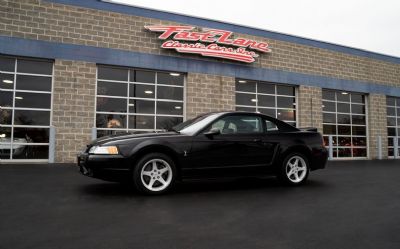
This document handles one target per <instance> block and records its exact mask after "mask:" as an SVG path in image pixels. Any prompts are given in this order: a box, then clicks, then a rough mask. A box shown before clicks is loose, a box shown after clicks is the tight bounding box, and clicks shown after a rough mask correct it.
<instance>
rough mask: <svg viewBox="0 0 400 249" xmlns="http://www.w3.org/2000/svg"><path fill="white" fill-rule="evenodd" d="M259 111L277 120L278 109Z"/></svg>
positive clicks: (262, 109) (259, 109) (260, 109)
mask: <svg viewBox="0 0 400 249" xmlns="http://www.w3.org/2000/svg"><path fill="white" fill-rule="evenodd" d="M258 111H259V112H260V113H262V114H265V115H268V116H271V117H273V118H276V109H270V108H258Z"/></svg>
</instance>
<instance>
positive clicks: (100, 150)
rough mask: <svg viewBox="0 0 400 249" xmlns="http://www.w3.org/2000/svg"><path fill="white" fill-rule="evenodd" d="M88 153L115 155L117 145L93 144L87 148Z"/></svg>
mask: <svg viewBox="0 0 400 249" xmlns="http://www.w3.org/2000/svg"><path fill="white" fill-rule="evenodd" d="M89 153H90V154H106V155H117V154H118V148H117V146H93V147H92V148H90V150H89Z"/></svg>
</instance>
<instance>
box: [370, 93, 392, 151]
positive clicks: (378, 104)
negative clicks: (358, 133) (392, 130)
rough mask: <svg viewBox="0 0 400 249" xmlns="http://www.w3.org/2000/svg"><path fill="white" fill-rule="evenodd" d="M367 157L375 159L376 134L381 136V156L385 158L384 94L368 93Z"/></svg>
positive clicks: (385, 119) (385, 124)
mask: <svg viewBox="0 0 400 249" xmlns="http://www.w3.org/2000/svg"><path fill="white" fill-rule="evenodd" d="M368 114H369V115H368V125H369V158H371V159H376V158H377V157H378V152H377V140H378V136H381V137H382V157H383V158H387V156H388V152H387V143H388V142H387V123H386V122H387V118H386V96H385V95H380V94H370V95H369V98H368Z"/></svg>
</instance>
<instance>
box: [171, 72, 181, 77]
mask: <svg viewBox="0 0 400 249" xmlns="http://www.w3.org/2000/svg"><path fill="white" fill-rule="evenodd" d="M169 75H171V76H175V77H178V76H180V75H181V74H180V73H169Z"/></svg>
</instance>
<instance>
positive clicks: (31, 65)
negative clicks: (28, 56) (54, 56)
mask: <svg viewBox="0 0 400 249" xmlns="http://www.w3.org/2000/svg"><path fill="white" fill-rule="evenodd" d="M17 72H19V73H32V74H47V75H51V74H52V72H53V62H50V61H37V60H25V59H18V60H17Z"/></svg>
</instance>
